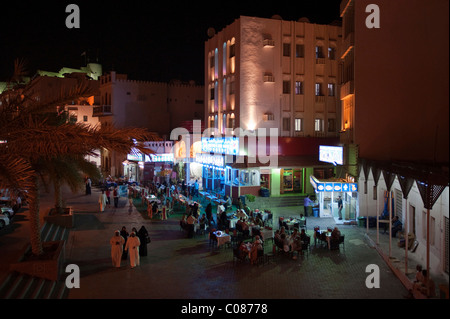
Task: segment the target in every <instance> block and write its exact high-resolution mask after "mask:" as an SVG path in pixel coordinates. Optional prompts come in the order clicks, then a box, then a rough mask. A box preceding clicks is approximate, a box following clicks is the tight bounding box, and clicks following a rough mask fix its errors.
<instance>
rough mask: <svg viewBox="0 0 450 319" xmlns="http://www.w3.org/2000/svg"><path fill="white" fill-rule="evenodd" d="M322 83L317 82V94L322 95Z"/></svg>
mask: <svg viewBox="0 0 450 319" xmlns="http://www.w3.org/2000/svg"><path fill="white" fill-rule="evenodd" d="M322 95H323V94H322V83H316V96H322Z"/></svg>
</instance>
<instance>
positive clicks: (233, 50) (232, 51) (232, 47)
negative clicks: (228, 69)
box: [230, 44, 236, 58]
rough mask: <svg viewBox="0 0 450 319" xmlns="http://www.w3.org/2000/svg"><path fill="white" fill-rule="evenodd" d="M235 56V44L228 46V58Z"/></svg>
mask: <svg viewBox="0 0 450 319" xmlns="http://www.w3.org/2000/svg"><path fill="white" fill-rule="evenodd" d="M235 56H236V44H232V45H230V58H233V57H235Z"/></svg>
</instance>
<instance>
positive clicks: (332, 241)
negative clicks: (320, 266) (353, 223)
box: [328, 227, 341, 249]
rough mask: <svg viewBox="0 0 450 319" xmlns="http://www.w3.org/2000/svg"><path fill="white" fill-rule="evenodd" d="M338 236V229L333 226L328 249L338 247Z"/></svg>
mask: <svg viewBox="0 0 450 319" xmlns="http://www.w3.org/2000/svg"><path fill="white" fill-rule="evenodd" d="M340 238H341V232H340V230H339V229H338V228H337V227H334V229H333V231H332V232H331V237H330V241H329V242H328V248H330V249H331V247H333V248H336V247H337V248H338V247H339V239H340ZM337 248H336V249H337Z"/></svg>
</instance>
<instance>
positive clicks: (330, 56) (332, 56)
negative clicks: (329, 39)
mask: <svg viewBox="0 0 450 319" xmlns="http://www.w3.org/2000/svg"><path fill="white" fill-rule="evenodd" d="M335 56H336V49H335V48H328V59H330V60H334V59H335Z"/></svg>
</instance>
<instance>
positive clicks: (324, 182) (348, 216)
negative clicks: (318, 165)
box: [310, 176, 359, 220]
mask: <svg viewBox="0 0 450 319" xmlns="http://www.w3.org/2000/svg"><path fill="white" fill-rule="evenodd" d="M310 182H311V185H312V186H313V188H314V190H315V193H316V201H317V204H318V206H319V217H321V218H323V217H333V218H335V219H336V220H338V217H339V215H338V200H339V196H340V197H341V199H342V203H343V209H342V218H343V220H355V219H356V217H357V216H358V214H359V204H358V194H359V193H358V184H357V183H354V182H353V181H352V180H351V179H347V180H344V181H343V180H342V179H339V180H337V179H332V178H331V179H318V178H316V177H314V176H311V177H310Z"/></svg>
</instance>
